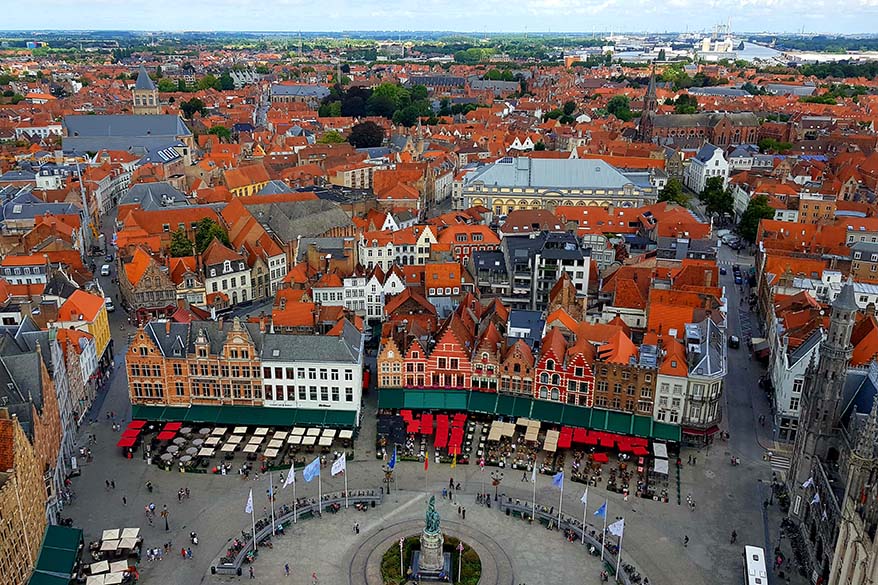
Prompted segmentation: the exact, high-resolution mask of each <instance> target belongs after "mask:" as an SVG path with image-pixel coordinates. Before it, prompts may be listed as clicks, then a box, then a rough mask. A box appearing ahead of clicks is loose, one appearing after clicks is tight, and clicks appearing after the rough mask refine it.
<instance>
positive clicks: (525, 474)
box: [521, 469, 528, 481]
mask: <svg viewBox="0 0 878 585" xmlns="http://www.w3.org/2000/svg"><path fill="white" fill-rule="evenodd" d="M521 481H528V479H527V469H525V470H524V471H522V472H521Z"/></svg>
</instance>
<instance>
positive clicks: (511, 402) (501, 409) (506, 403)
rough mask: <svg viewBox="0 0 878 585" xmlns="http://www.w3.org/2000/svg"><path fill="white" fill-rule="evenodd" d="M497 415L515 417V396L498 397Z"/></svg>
mask: <svg viewBox="0 0 878 585" xmlns="http://www.w3.org/2000/svg"><path fill="white" fill-rule="evenodd" d="M497 414H502V415H504V416H515V396H507V395H505V394H501V395H499V396H498V397H497Z"/></svg>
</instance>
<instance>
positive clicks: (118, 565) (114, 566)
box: [110, 561, 130, 573]
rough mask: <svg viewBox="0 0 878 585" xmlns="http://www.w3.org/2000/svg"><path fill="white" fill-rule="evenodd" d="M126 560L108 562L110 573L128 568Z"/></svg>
mask: <svg viewBox="0 0 878 585" xmlns="http://www.w3.org/2000/svg"><path fill="white" fill-rule="evenodd" d="M129 566H130V565H129V564H128V561H115V562H113V563H110V572H111V573H122V572H124V571H127V570H128V567H129Z"/></svg>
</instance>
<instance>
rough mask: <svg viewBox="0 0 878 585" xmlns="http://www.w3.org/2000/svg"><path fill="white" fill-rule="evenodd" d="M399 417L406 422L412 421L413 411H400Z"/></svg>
mask: <svg viewBox="0 0 878 585" xmlns="http://www.w3.org/2000/svg"><path fill="white" fill-rule="evenodd" d="M399 415H400V416H401V417H402V419H403V420H404V421H406V422H408V421H410V420H412V411H411V410H400V411H399Z"/></svg>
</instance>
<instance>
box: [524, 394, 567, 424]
mask: <svg viewBox="0 0 878 585" xmlns="http://www.w3.org/2000/svg"><path fill="white" fill-rule="evenodd" d="M563 412H564V405H563V404H561V403H560V402H549V401H547V400H534V401H533V407H532V408H531V417H533V418H535V419H536V420H539V421H543V422H548V423H560V422H561V415H562V414H563Z"/></svg>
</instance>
